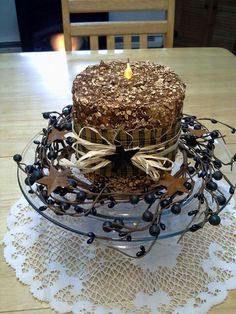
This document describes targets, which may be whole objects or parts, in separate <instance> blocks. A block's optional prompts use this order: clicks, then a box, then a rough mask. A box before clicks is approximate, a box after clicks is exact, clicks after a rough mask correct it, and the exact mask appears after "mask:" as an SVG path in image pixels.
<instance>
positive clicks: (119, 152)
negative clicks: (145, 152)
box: [103, 146, 139, 172]
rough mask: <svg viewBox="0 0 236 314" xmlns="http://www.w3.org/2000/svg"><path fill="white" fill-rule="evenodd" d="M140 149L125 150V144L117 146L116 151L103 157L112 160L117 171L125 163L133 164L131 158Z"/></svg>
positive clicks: (113, 167)
mask: <svg viewBox="0 0 236 314" xmlns="http://www.w3.org/2000/svg"><path fill="white" fill-rule="evenodd" d="M138 151H139V148H137V149H130V150H125V149H124V147H123V146H116V151H115V153H114V154H113V155H108V156H104V157H103V158H104V159H106V160H110V161H111V162H112V170H113V171H115V172H116V171H117V170H118V169H119V168H120V167H122V166H123V165H124V164H128V165H132V161H131V158H132V157H133V156H134V155H135V154H136V153H137V152H138Z"/></svg>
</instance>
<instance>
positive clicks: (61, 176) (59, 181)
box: [37, 166, 71, 196]
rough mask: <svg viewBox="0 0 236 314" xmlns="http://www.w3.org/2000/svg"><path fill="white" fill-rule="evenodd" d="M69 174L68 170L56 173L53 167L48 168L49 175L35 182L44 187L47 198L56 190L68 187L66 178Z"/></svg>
mask: <svg viewBox="0 0 236 314" xmlns="http://www.w3.org/2000/svg"><path fill="white" fill-rule="evenodd" d="M70 173H71V172H70V170H69V169H66V170H62V171H58V170H57V169H56V168H55V167H53V166H50V168H49V175H48V176H44V177H43V178H42V179H39V180H37V183H39V184H42V185H46V187H47V195H48V196H49V195H50V194H51V193H52V192H53V191H55V190H56V188H58V187H62V188H65V187H67V186H68V185H69V182H68V176H69V174H70Z"/></svg>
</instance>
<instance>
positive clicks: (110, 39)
mask: <svg viewBox="0 0 236 314" xmlns="http://www.w3.org/2000/svg"><path fill="white" fill-rule="evenodd" d="M107 49H108V50H113V49H115V37H114V36H113V35H108V36H107Z"/></svg>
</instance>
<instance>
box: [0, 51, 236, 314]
mask: <svg viewBox="0 0 236 314" xmlns="http://www.w3.org/2000/svg"><path fill="white" fill-rule="evenodd" d="M127 58H130V59H131V60H150V61H154V62H156V63H161V64H165V65H168V66H170V67H171V68H172V69H173V70H175V71H176V72H177V73H178V74H179V75H180V76H181V77H182V79H183V80H184V81H185V83H186V84H187V94H186V100H185V106H184V111H185V112H186V113H190V114H193V115H197V116H198V117H200V116H202V117H215V118H216V119H219V120H222V121H224V122H226V123H228V124H230V125H233V126H236V118H235V117H236V103H235V99H236V85H235V83H236V59H235V57H234V56H233V55H232V54H231V53H230V52H228V51H227V50H224V49H221V48H175V49H158V50H157V49H149V50H133V51H132V50H127V51H125V52H123V51H116V52H109V53H107V52H99V53H96V52H74V53H68V54H65V53H58V52H46V53H16V54H15V53H14V54H0V105H1V107H0V108H1V115H0V136H1V146H0V171H1V172H0V177H1V187H0V200H1V202H0V210H1V215H0V233H1V239H2V237H3V235H4V233H5V232H6V218H7V214H8V209H9V207H10V205H11V204H12V203H13V202H14V201H15V200H17V199H18V198H19V197H20V196H21V193H20V190H19V188H18V185H17V182H16V165H15V163H14V162H13V161H12V156H13V155H14V154H15V153H20V152H21V151H22V150H23V148H24V146H25V145H26V144H27V142H28V141H29V140H30V139H31V137H32V135H34V134H36V133H37V132H38V131H40V130H41V128H42V127H44V126H45V120H43V119H42V116H41V113H42V112H44V111H50V110H54V109H61V108H62V107H63V106H64V105H66V104H70V103H71V86H72V81H73V79H74V77H75V75H76V74H77V73H79V72H80V71H81V70H83V69H84V68H85V67H86V66H87V65H91V64H94V63H97V62H99V61H100V60H101V59H103V60H112V59H125V60H126V59H127ZM222 131H223V133H227V134H228V137H227V142H228V144H229V147H230V148H231V150H232V151H234V152H235V151H236V135H233V134H231V133H230V132H229V131H228V130H227V131H226V130H224V128H223V129H222ZM1 244H2V242H1ZM1 250H3V245H1ZM1 256H2V254H1ZM0 282H1V289H0V313H11V314H13V313H14V314H15V313H18V314H20V313H21V314H22V313H29V314H46V313H53V311H52V310H51V309H50V308H49V307H48V305H47V304H46V303H41V302H39V301H37V300H35V299H34V298H33V297H32V295H31V294H30V292H29V289H28V287H25V286H23V285H22V284H20V283H19V282H17V280H16V277H15V273H14V271H13V270H12V269H10V268H9V267H8V266H7V265H6V263H5V261H4V259H3V257H1V261H0ZM210 313H211V314H213V313H214V314H216V313H221V314H222V313H227V314H233V313H236V290H234V291H231V292H230V293H229V295H228V297H227V299H226V300H225V302H223V303H222V304H221V305H218V306H215V307H214V308H213V309H212V310H211V311H210ZM203 314H204V313H203Z"/></svg>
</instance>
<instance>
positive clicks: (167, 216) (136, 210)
mask: <svg viewBox="0 0 236 314" xmlns="http://www.w3.org/2000/svg"><path fill="white" fill-rule="evenodd" d="M38 139H40V135H39V134H38V135H36V136H35V137H34V138H33V139H32V141H30V143H29V144H28V145H27V146H26V148H25V150H24V152H23V154H22V162H23V163H25V164H26V165H28V164H32V163H33V162H34V157H35V145H34V144H33V141H35V140H38ZM215 146H216V149H215V150H216V151H218V152H219V153H220V154H221V159H222V160H226V161H228V160H229V159H230V153H229V151H228V149H227V147H226V146H225V144H224V143H223V141H222V140H220V139H219V140H217V141H216V142H215ZM181 158H182V155H181V154H180V153H178V154H177V158H176V161H175V165H174V168H173V170H172V174H174V173H175V172H176V171H177V170H178V169H179V165H180V164H181ZM78 175H79V176H80V178H83V179H84V180H87V179H86V178H84V177H83V176H82V175H81V174H78ZM227 175H228V173H227ZM230 176H231V178H234V179H235V169H233V171H232V172H231V175H230ZM17 177H18V182H19V186H20V189H21V191H22V193H23V195H24V197H25V198H26V200H27V201H28V203H29V204H30V205H31V206H32V207H33V208H34V209H35V210H36V211H37V212H38V213H39V214H40V215H42V216H43V217H44V218H46V219H47V220H49V221H51V222H52V223H54V224H56V225H57V226H59V227H61V228H64V229H66V230H68V231H71V232H74V233H77V234H80V235H81V236H88V234H89V233H91V232H93V233H94V234H95V235H96V239H100V241H101V243H103V244H105V245H108V246H109V247H113V248H118V249H120V250H125V251H127V250H132V249H136V248H138V247H140V245H144V244H148V243H151V241H153V240H154V237H153V236H151V235H150V233H149V232H148V229H147V230H142V231H137V232H134V233H133V234H132V241H127V240H124V239H121V237H120V236H119V235H118V233H117V231H111V232H109V235H108V234H107V233H106V232H104V231H103V228H102V225H103V222H104V221H113V220H114V219H117V218H121V219H122V220H123V221H124V222H125V225H127V226H130V227H139V229H142V227H143V226H144V225H145V222H144V221H143V219H142V214H143V212H144V210H145V208H146V206H147V204H146V203H145V202H144V201H143V200H142V201H140V202H139V203H138V204H137V205H132V204H130V203H129V202H124V203H122V204H117V205H116V206H115V207H114V208H108V206H107V204H106V203H105V204H103V205H101V206H99V207H98V208H97V213H96V215H88V216H80V217H74V216H73V217H72V216H70V209H69V210H68V211H67V212H66V215H57V214H56V213H55V212H53V211H52V210H51V209H49V208H48V209H46V210H44V211H41V210H40V208H41V207H42V206H43V205H45V204H44V203H43V202H42V200H40V198H39V197H37V195H35V194H32V193H29V186H28V185H27V184H26V183H25V178H26V174H25V173H24V172H22V171H20V169H19V168H18V172H17ZM201 182H202V179H201V178H196V179H195V184H194V189H193V191H192V193H191V194H190V195H189V196H188V197H187V198H186V199H185V200H184V201H180V205H181V212H180V214H178V215H175V214H173V213H172V212H171V210H170V208H165V209H164V210H163V213H162V215H161V223H162V224H163V225H165V228H164V229H163V230H162V231H161V233H160V235H159V237H158V239H160V240H161V239H165V238H170V237H174V236H178V235H179V236H180V235H181V234H182V233H183V232H184V231H186V230H187V229H188V228H189V226H191V225H192V224H193V223H194V224H198V223H201V222H202V221H203V215H202V214H203V213H201V212H200V213H199V214H198V215H196V216H194V220H193V217H192V216H190V215H188V213H189V212H191V211H194V210H196V208H197V206H198V201H197V199H196V198H195V197H194V195H195V194H196V193H197V192H198V190H199V188H200V186H201ZM35 186H36V184H33V185H32V187H31V189H32V190H34V188H35ZM31 192H32V191H31ZM224 195H225V197H226V198H229V197H230V194H229V193H228V191H227V190H225V191H224ZM210 201H211V200H210V199H209V202H210ZM154 204H155V203H154ZM154 204H153V206H151V208H150V211H152V207H154ZM86 206H87V207H89V206H91V202H87V203H86V201H85V204H83V207H84V208H86Z"/></svg>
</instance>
